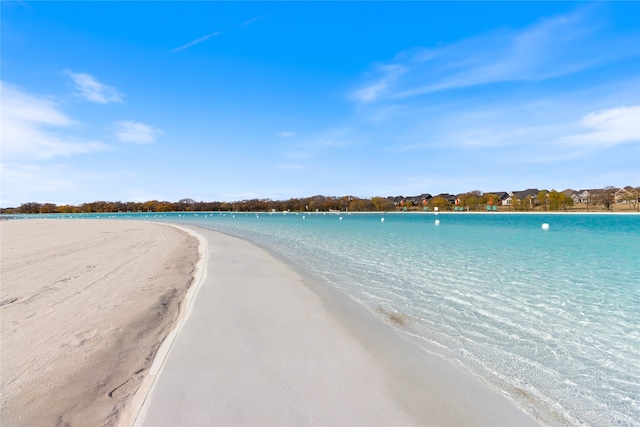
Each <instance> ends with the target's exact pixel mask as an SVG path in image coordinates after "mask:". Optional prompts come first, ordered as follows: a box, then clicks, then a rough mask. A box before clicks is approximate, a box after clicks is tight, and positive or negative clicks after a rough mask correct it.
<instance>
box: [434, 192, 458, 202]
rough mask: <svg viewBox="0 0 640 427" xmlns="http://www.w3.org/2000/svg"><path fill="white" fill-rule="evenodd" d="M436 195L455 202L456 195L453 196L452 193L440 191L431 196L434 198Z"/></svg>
mask: <svg viewBox="0 0 640 427" xmlns="http://www.w3.org/2000/svg"><path fill="white" fill-rule="evenodd" d="M436 197H442V198H443V199H445V200H447V201H448V202H449V203H451V204H453V203H455V202H456V196H454V195H453V194H449V193H440V194H438V195H437V196H433V198H434V199H435V198H436Z"/></svg>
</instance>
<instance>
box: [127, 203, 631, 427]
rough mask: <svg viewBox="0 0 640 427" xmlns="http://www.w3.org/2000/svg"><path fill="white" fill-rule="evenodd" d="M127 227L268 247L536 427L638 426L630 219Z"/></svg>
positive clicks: (450, 216)
mask: <svg viewBox="0 0 640 427" xmlns="http://www.w3.org/2000/svg"><path fill="white" fill-rule="evenodd" d="M126 216H127V215H121V216H120V217H126ZM139 216H142V217H143V219H151V220H162V221H167V220H170V221H172V222H179V223H184V224H190V225H197V226H200V227H206V228H210V229H214V230H219V231H222V232H225V233H228V234H232V235H236V236H241V237H244V238H247V239H250V240H252V241H254V242H257V243H258V244H260V245H263V246H266V247H269V248H271V249H272V250H274V251H276V252H278V253H280V254H281V255H283V256H284V257H286V258H289V259H290V260H291V262H292V263H295V264H296V265H297V266H298V267H300V268H303V269H304V270H306V271H308V272H309V273H310V274H312V275H314V276H315V277H317V278H319V279H321V280H323V281H325V282H326V283H328V284H329V285H330V286H334V287H336V288H338V289H340V290H341V291H343V292H344V293H346V294H347V295H349V296H350V297H352V298H353V299H355V300H357V301H358V302H360V303H361V304H363V305H364V306H366V307H367V308H368V309H369V310H370V311H371V312H372V313H374V314H375V315H377V316H380V317H382V318H384V319H385V320H386V321H388V322H390V323H391V324H392V325H393V326H394V327H396V328H399V329H401V330H402V331H403V332H405V333H408V334H412V335H414V336H416V337H419V338H421V339H422V340H424V342H425V343H427V344H428V346H429V348H432V349H436V350H435V351H437V353H438V354H440V355H441V356H442V357H445V358H447V359H449V360H451V361H453V362H454V363H456V364H458V365H460V366H462V367H464V368H465V369H466V370H468V371H470V372H471V373H473V374H474V375H476V376H478V377H479V378H481V379H482V380H484V381H485V382H487V383H489V384H491V385H492V386H493V387H496V388H498V389H499V390H501V391H502V392H503V393H505V394H507V395H508V396H509V397H510V398H512V399H513V400H515V401H516V403H517V404H518V405H519V406H521V407H522V408H523V409H524V410H525V411H527V412H528V413H530V414H531V415H533V416H534V417H536V418H537V419H539V420H541V421H542V422H543V423H545V424H549V425H593V426H612V425H619V426H640V368H639V366H640V216H638V215H573V214H561V215H543V214H529V215H524V214H523V215H518V214H506V215H501V214H485V213H483V214H475V215H474V214H463V213H447V214H445V213H441V214H440V215H438V216H435V215H433V214H385V215H381V214H353V215H347V214H345V213H342V214H339V215H337V214H326V215H323V214H322V213H320V214H317V213H314V214H312V215H310V214H308V213H306V214H302V213H300V214H287V215H283V214H282V213H279V214H273V215H270V214H264V213H261V214H259V215H256V214H241V213H235V214H232V213H226V214H222V213H209V214H206V213H198V214H167V215H166V216H160V214H158V216H155V217H154V214H142V215H139ZM340 217H342V220H341V219H340ZM382 217H384V218H385V219H384V222H382V221H381V218H382ZM436 219H439V220H440V225H437V226H436V225H435V223H434V222H435V220H436ZM543 223H548V224H549V225H550V230H549V231H543V230H542V229H541V225H542V224H543Z"/></svg>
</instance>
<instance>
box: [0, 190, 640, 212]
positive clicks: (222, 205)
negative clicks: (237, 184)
mask: <svg viewBox="0 0 640 427" xmlns="http://www.w3.org/2000/svg"><path fill="white" fill-rule="evenodd" d="M639 198H640V188H637V187H636V188H633V187H625V188H623V189H619V188H616V187H605V188H604V189H599V190H581V192H580V195H577V194H576V192H575V191H574V190H565V191H562V192H559V191H555V190H551V191H547V190H537V189H529V190H525V191H521V192H509V193H507V192H499V193H483V192H481V191H478V190H474V191H470V192H467V193H461V194H458V195H452V194H448V193H441V194H439V195H437V196H431V195H430V194H426V193H425V194H421V195H419V196H412V197H404V196H395V197H372V198H370V199H366V198H359V197H355V196H342V197H335V196H322V195H317V196H312V197H304V198H292V199H288V200H271V199H250V200H240V201H236V202H196V201H195V200H192V199H181V200H179V201H177V202H167V201H157V200H151V201H148V202H104V201H97V202H92V203H82V204H80V205H56V204H54V203H36V202H31V203H23V204H22V205H20V206H18V207H15V208H4V209H1V213H3V214H49V213H50V214H73V213H116V212H185V211H193V212H198V211H234V212H272V211H280V212H282V211H291V212H307V211H311V212H314V211H324V212H328V211H332V210H333V211H350V212H369V211H394V210H433V209H435V208H438V210H441V211H447V210H465V211H478V210H484V209H485V208H486V207H487V206H489V207H491V208H494V209H493V210H496V209H495V208H497V209H498V210H514V211H529V210H544V211H547V210H569V209H571V208H573V206H574V204H578V205H582V204H585V203H586V206H587V209H588V208H589V206H591V207H592V208H595V207H602V208H603V209H607V210H612V209H613V205H615V204H618V203H624V204H626V205H627V206H628V207H629V208H631V209H635V208H636V206H638V200H639Z"/></svg>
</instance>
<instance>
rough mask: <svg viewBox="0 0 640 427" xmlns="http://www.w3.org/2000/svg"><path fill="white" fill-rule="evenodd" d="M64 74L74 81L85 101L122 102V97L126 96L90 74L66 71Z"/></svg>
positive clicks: (100, 102)
mask: <svg viewBox="0 0 640 427" xmlns="http://www.w3.org/2000/svg"><path fill="white" fill-rule="evenodd" d="M64 73H65V74H66V75H67V76H69V78H70V79H71V80H73V83H74V84H75V87H76V90H77V91H78V94H79V95H80V97H82V98H83V99H85V100H87V101H89V102H95V103H98V104H108V103H110V102H122V97H123V96H124V95H122V94H121V93H120V92H119V91H118V90H117V89H116V88H115V87H113V86H107V85H105V84H103V83H100V82H99V81H98V80H97V79H96V78H95V77H93V76H92V75H90V74H87V73H74V72H73V71H71V70H65V71H64Z"/></svg>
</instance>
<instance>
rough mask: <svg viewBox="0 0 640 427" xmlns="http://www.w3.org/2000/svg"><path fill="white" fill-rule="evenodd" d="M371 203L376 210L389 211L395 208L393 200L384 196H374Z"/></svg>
mask: <svg viewBox="0 0 640 427" xmlns="http://www.w3.org/2000/svg"><path fill="white" fill-rule="evenodd" d="M371 204H372V205H373V209H374V210H376V211H389V210H393V208H394V207H395V206H394V205H393V202H392V201H391V200H389V199H385V198H382V197H373V198H372V199H371Z"/></svg>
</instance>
